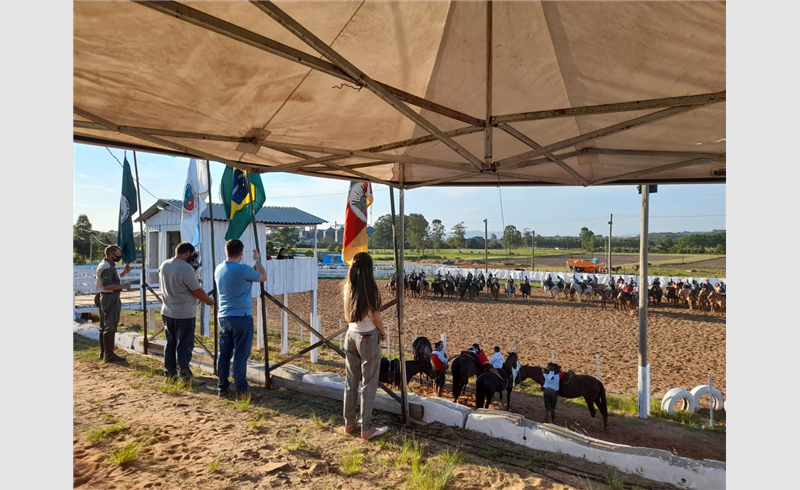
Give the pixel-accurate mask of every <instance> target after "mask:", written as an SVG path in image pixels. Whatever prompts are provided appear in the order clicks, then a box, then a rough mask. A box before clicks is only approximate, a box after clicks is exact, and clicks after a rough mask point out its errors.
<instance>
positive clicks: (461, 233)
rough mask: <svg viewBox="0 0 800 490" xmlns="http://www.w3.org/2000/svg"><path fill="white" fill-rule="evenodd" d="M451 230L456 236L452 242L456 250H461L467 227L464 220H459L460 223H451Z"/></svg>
mask: <svg viewBox="0 0 800 490" xmlns="http://www.w3.org/2000/svg"><path fill="white" fill-rule="evenodd" d="M451 231H452V232H453V236H454V237H455V238H456V239H455V240H454V243H455V245H456V247H457V248H458V251H459V252H461V248H462V247H464V246H465V245H464V244H465V242H466V234H467V227H466V226H464V222H463V221H461V222H460V223H456V224H455V225H453V228H452V229H451Z"/></svg>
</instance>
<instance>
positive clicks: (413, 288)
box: [408, 279, 419, 297]
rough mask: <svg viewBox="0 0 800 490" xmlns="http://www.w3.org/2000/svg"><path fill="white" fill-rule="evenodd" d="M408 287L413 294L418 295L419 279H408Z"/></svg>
mask: <svg viewBox="0 0 800 490" xmlns="http://www.w3.org/2000/svg"><path fill="white" fill-rule="evenodd" d="M408 289H409V290H410V291H411V293H412V294H413V295H414V296H417V297H419V281H418V280H417V279H411V280H410V281H408Z"/></svg>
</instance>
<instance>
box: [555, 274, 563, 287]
mask: <svg viewBox="0 0 800 490" xmlns="http://www.w3.org/2000/svg"><path fill="white" fill-rule="evenodd" d="M556 286H558V289H564V278H563V277H560V276H559V278H558V280H557V281H556Z"/></svg>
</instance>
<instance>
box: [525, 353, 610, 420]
mask: <svg viewBox="0 0 800 490" xmlns="http://www.w3.org/2000/svg"><path fill="white" fill-rule="evenodd" d="M528 378H530V379H532V380H534V381H536V382H537V383H539V385H541V386H543V385H544V373H543V370H542V368H541V367H539V366H522V367H521V368H520V370H519V375H518V376H517V383H521V382H522V381H525V380H526V379H528ZM558 396H560V397H563V398H580V397H583V399H584V400H585V401H586V406H588V407H589V413H590V414H591V415H592V426H594V420H595V419H594V416H595V413H596V412H595V405H597V410H599V411H600V415H602V416H603V429H604V430H607V429H608V405H607V404H606V389H605V387H604V386H603V383H601V382H600V381H599V380H598V379H597V378H595V377H594V376H589V375H585V374H574V373H569V374H567V375H566V376H564V377H563V378H561V381H560V382H559V386H558Z"/></svg>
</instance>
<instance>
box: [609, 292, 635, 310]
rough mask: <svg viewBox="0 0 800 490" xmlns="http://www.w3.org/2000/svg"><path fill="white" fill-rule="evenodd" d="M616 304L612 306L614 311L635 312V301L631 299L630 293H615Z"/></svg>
mask: <svg viewBox="0 0 800 490" xmlns="http://www.w3.org/2000/svg"><path fill="white" fill-rule="evenodd" d="M616 299H617V303H616V305H614V309H615V310H616V309H620V310H623V311H624V310H635V309H636V308H637V304H636V299H635V298H634V297H633V295H632V294H631V293H628V292H625V291H618V292H617V296H616Z"/></svg>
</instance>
